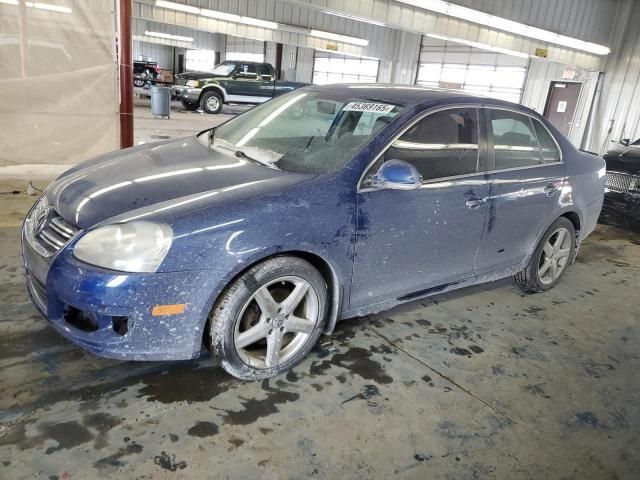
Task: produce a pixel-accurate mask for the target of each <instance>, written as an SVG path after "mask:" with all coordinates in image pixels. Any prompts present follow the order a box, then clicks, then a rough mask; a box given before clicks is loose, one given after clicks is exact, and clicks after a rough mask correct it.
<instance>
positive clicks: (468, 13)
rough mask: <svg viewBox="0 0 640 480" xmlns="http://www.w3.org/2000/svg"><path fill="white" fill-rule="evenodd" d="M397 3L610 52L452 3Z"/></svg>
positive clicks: (413, 0) (576, 47)
mask: <svg viewBox="0 0 640 480" xmlns="http://www.w3.org/2000/svg"><path fill="white" fill-rule="evenodd" d="M398 1H399V2H401V3H404V4H407V5H411V6H413V7H418V8H423V9H425V10H430V11H432V12H437V13H442V14H444V15H448V16H450V17H455V18H460V19H462V20H466V21H468V22H473V23H478V24H480V25H485V26H487V27H490V28H494V29H497V30H502V31H505V32H509V33H514V34H516V35H521V36H523V37H529V38H533V39H535V40H540V41H543V42H547V43H553V44H555V45H560V46H563V47H567V48H572V49H574V50H582V51H584V52H589V53H593V54H596V55H607V54H609V52H610V51H611V50H610V49H609V48H608V47H605V46H604V45H598V44H597V43H591V42H585V41H584V40H579V39H577V38H573V37H567V36H566V35H560V34H558V33H554V32H550V31H549V30H543V29H542V28H536V27H532V26H529V25H525V24H524V23H520V22H514V21H513V20H508V19H506V18H503V17H498V16H496V15H491V14H489V13H484V12H480V11H478V10H474V9H472V8H467V7H462V6H460V5H454V4H453V3H450V2H445V1H443V0H398Z"/></svg>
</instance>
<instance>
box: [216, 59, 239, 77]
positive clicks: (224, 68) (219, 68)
mask: <svg viewBox="0 0 640 480" xmlns="http://www.w3.org/2000/svg"><path fill="white" fill-rule="evenodd" d="M235 68H236V64H235V63H227V62H224V63H221V64H220V65H216V66H215V67H213V70H211V73H213V74H214V75H222V76H225V77H226V76H227V75H229V74H230V73H231V72H233V71H234V70H235Z"/></svg>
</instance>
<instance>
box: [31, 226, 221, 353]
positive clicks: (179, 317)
mask: <svg viewBox="0 0 640 480" xmlns="http://www.w3.org/2000/svg"><path fill="white" fill-rule="evenodd" d="M72 243H73V242H72ZM70 247H72V245H70ZM70 247H67V248H63V249H62V250H61V251H60V253H59V254H58V255H56V256H55V257H53V259H51V260H50V261H49V263H47V262H46V261H44V262H43V260H42V257H40V255H39V254H38V253H37V252H36V251H35V250H34V249H33V248H32V247H31V246H30V245H29V243H28V242H27V241H26V239H25V238H24V235H23V256H24V266H25V271H26V276H27V286H28V290H29V294H30V296H31V299H32V301H33V303H34V304H35V306H36V307H37V308H38V310H39V311H40V312H41V313H42V315H43V316H44V317H45V318H46V319H47V320H48V322H49V323H50V324H51V326H53V327H54V328H55V329H56V330H57V331H58V332H59V333H60V334H62V335H63V336H64V337H66V338H67V339H69V340H70V341H72V342H73V343H75V344H77V345H79V346H81V347H82V348H84V349H86V350H88V351H90V352H91V353H94V354H96V355H99V356H103V357H108V358H116V359H122V360H181V359H189V358H195V357H198V356H199V355H200V352H201V348H202V336H203V331H204V327H205V324H206V320H207V316H208V313H209V311H210V309H211V305H212V302H213V298H214V297H215V295H216V294H217V292H218V291H219V288H218V284H219V283H220V280H219V279H220V276H218V275H217V274H216V272H212V271H196V272H171V273H150V274H130V273H119V272H113V271H109V270H104V269H100V268H97V267H92V266H89V265H86V264H83V263H82V262H79V261H78V260H76V259H75V258H74V257H73V256H72V253H71V252H72V248H70ZM216 279H218V280H216ZM170 304H185V309H184V312H183V313H180V314H176V315H165V316H153V315H152V309H153V307H154V306H156V305H170ZM79 315H81V316H82V318H83V319H85V320H87V319H88V320H90V322H89V324H87V322H84V323H78V322H77V319H78V318H79V317H78V316H79Z"/></svg>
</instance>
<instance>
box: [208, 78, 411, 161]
mask: <svg viewBox="0 0 640 480" xmlns="http://www.w3.org/2000/svg"><path fill="white" fill-rule="evenodd" d="M403 110H404V106H401V105H396V104H392V103H389V102H385V101H382V100H375V99H369V98H358V97H355V96H351V95H349V94H344V93H336V92H322V91H307V92H305V91H304V90H297V91H295V92H291V93H288V94H286V95H282V96H280V97H277V98H275V99H273V100H271V101H269V102H267V103H265V104H263V105H260V106H258V107H255V108H253V109H251V110H249V111H247V112H246V113H244V114H242V115H240V116H238V117H236V118H234V119H233V120H231V121H229V122H227V123H225V124H223V125H221V126H219V127H217V128H216V129H215V131H214V132H213V134H214V136H213V142H212V143H211V146H212V148H213V149H214V150H216V151H219V152H222V153H225V154H227V155H235V156H237V157H242V158H245V159H247V160H249V161H254V162H255V163H260V164H262V165H265V166H268V167H271V168H277V169H280V170H287V171H290V172H302V173H326V172H332V171H336V170H339V169H340V168H342V167H343V166H344V165H346V163H347V162H348V161H349V160H351V159H352V158H353V157H354V156H355V154H356V153H358V151H359V150H360V149H361V148H362V147H363V146H365V145H366V144H367V143H369V141H371V139H372V138H374V137H375V135H376V134H377V133H378V132H379V131H380V130H382V128H384V127H385V126H386V125H387V124H388V123H389V122H391V121H392V120H393V118H394V117H396V116H397V115H398V114H400V113H401V112H402V111H403ZM199 139H200V141H201V142H202V143H203V144H205V145H209V144H210V142H211V140H212V139H211V138H209V136H208V135H206V134H203V135H200V137H199Z"/></svg>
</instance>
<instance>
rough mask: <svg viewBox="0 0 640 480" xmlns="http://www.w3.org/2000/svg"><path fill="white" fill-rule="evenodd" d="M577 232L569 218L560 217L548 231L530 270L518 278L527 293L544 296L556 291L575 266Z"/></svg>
mask: <svg viewBox="0 0 640 480" xmlns="http://www.w3.org/2000/svg"><path fill="white" fill-rule="evenodd" d="M575 248H576V231H575V228H574V226H573V223H571V221H570V220H569V219H568V218H565V217H560V218H558V219H557V220H556V221H555V222H553V225H551V227H549V229H548V230H547V231H546V233H545V234H544V236H543V237H542V240H540V243H539V244H538V246H537V247H536V250H535V251H534V252H533V255H532V257H531V259H530V260H529V264H528V265H527V268H525V269H524V270H523V271H522V272H520V273H518V274H517V275H516V276H515V277H514V278H515V281H516V283H517V284H518V286H519V287H520V288H522V289H523V290H524V291H525V292H529V293H535V292H543V291H545V290H549V289H550V288H552V287H554V286H555V285H556V284H557V283H558V281H559V280H560V277H561V276H562V275H563V274H564V272H565V270H566V269H567V267H568V266H569V264H570V263H571V259H572V258H573V255H574V252H575Z"/></svg>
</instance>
